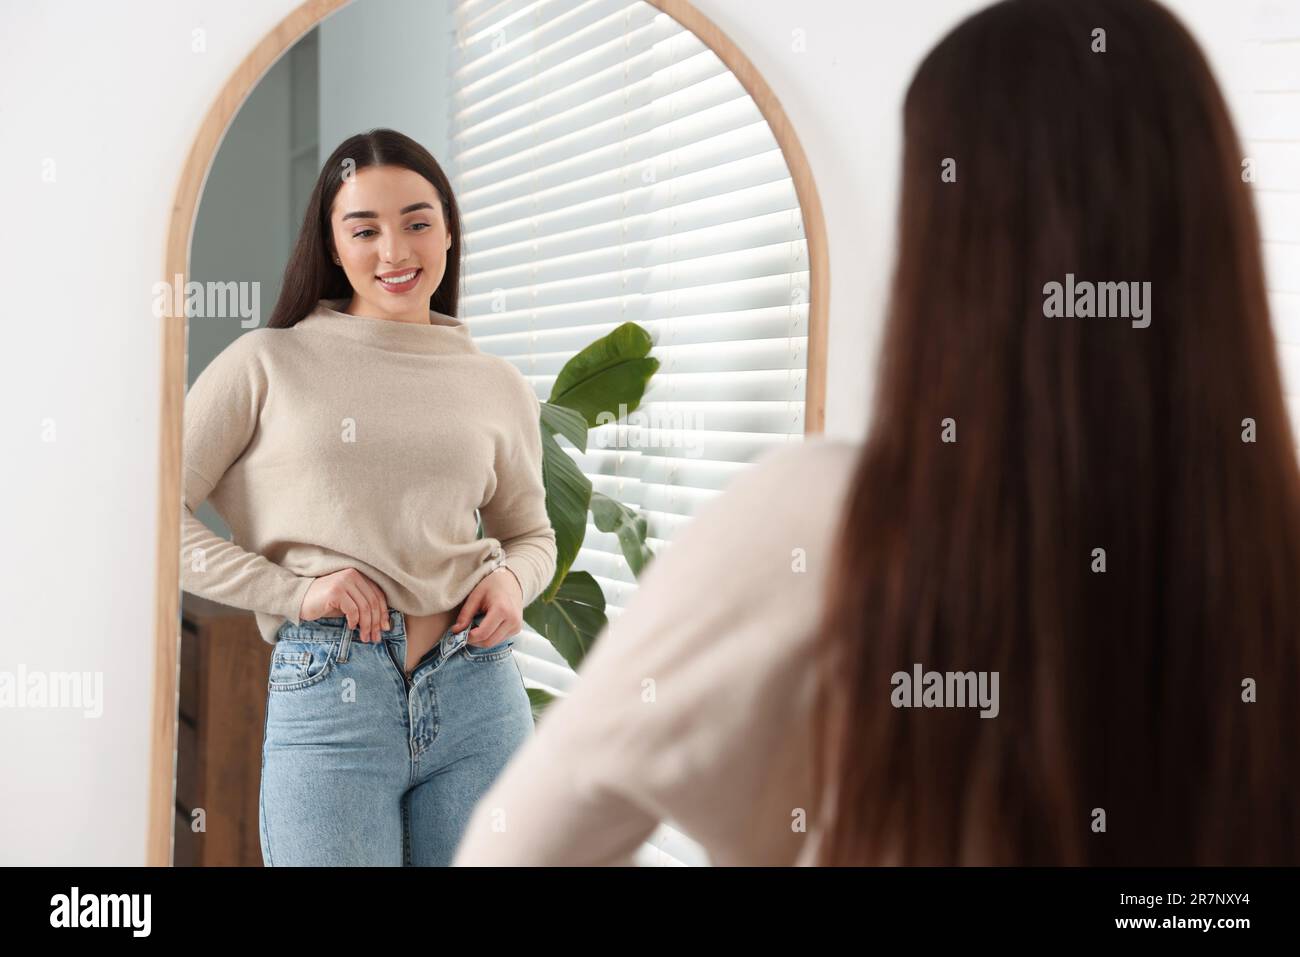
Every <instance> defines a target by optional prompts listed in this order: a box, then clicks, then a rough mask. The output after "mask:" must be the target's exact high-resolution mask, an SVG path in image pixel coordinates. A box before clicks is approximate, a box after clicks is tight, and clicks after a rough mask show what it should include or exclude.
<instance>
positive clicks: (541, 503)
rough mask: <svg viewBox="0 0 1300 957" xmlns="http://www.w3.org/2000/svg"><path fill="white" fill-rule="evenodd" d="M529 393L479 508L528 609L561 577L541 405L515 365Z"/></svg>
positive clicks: (524, 391) (523, 390)
mask: <svg viewBox="0 0 1300 957" xmlns="http://www.w3.org/2000/svg"><path fill="white" fill-rule="evenodd" d="M511 372H512V376H511V378H512V379H514V380H515V383H516V385H517V387H518V388H519V389H520V390H521V393H522V394H523V401H522V402H521V403H519V404H518V405H517V406H516V407H517V408H519V409H522V410H523V414H522V415H521V416H520V419H519V421H518V423H517V425H516V426H515V427H514V429H513V430H512V431H511V432H510V433H509V434H508V438H507V441H506V442H505V443H504V448H503V449H502V450H501V451H500V452H499V454H498V456H497V459H496V464H495V468H496V475H497V481H496V488H495V490H494V492H493V494H492V498H491V499H490V500H489V501H488V502H487V504H485V505H484V506H483V507H482V508H480V509H479V514H480V515H481V516H482V517H483V531H484V533H485V534H486V535H489V536H491V537H492V538H495V539H497V540H498V541H499V542H500V543H501V551H502V553H503V554H502V555H501V557H500V561H499V562H498V567H502V566H504V567H505V568H508V569H510V571H512V572H513V573H514V575H515V577H516V578H517V579H519V585H520V587H521V588H522V589H523V593H524V607H525V608H527V607H528V606H529V605H530V604H532V603H533V601H534V600H535V599H536V598H537V596H538V595H540V594H541V593H542V592H543V591H545V590H546V586H547V585H549V584H550V583H551V579H552V578H553V577H554V576H555V559H556V549H555V529H553V528H552V527H551V519H550V516H549V515H547V513H546V486H545V485H544V484H543V482H542V435H541V403H540V402H539V401H538V399H537V395H536V393H534V392H533V390H532V387H531V386H530V385H529V384H528V381H527V380H526V379H525V378H524V377H523V374H522V373H520V372H518V371H517V370H515V369H514V368H513V367H511Z"/></svg>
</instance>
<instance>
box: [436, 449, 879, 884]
mask: <svg viewBox="0 0 1300 957" xmlns="http://www.w3.org/2000/svg"><path fill="white" fill-rule="evenodd" d="M855 455H856V446H854V445H852V444H850V443H840V442H828V441H825V440H822V439H820V438H818V437H814V438H813V439H809V440H808V441H807V442H804V443H800V444H799V445H797V446H793V447H783V448H780V449H778V450H776V451H775V453H774V454H769V455H768V456H767V457H765V459H764V460H761V461H760V462H758V463H756V464H755V465H754V467H753V468H751V469H749V470H748V471H746V472H745V473H743V474H742V475H741V476H739V477H738V478H737V479H736V480H735V481H734V482H733V483H732V484H731V485H730V486H729V487H728V489H727V490H726V491H725V492H724V493H723V494H722V495H721V496H720V497H718V498H717V499H715V500H714V501H712V502H710V503H709V504H708V505H706V506H705V507H704V508H703V509H701V510H700V511H699V513H698V514H697V515H696V516H695V518H694V519H693V521H691V523H690V524H688V525H687V526H686V527H685V528H684V529H683V530H682V532H681V533H680V534H679V535H678V536H677V537H676V539H675V540H674V542H673V544H672V545H671V546H669V547H668V548H667V549H665V550H664V551H663V552H662V553H661V554H659V555H658V556H657V557H656V558H655V559H654V560H653V561H652V562H651V563H650V565H649V566H648V567H647V569H646V571H645V573H644V574H643V575H642V578H641V580H640V582H639V584H638V588H637V591H636V593H635V594H634V595H633V598H632V600H631V601H630V602H629V604H628V606H627V608H626V610H625V611H624V612H623V614H622V615H621V616H620V617H619V618H617V619H615V620H614V621H613V622H611V624H610V625H609V626H608V627H607V628H606V629H605V631H604V632H603V633H602V635H601V637H600V638H599V639H598V641H597V642H596V645H595V647H594V649H593V650H592V651H591V653H590V654H588V656H587V657H586V659H585V660H584V662H583V666H582V669H581V672H580V674H579V677H578V680H577V682H576V683H575V686H574V688H573V690H572V692H571V693H570V694H569V695H568V696H567V697H565V698H563V699H560V700H557V701H555V702H553V703H552V704H551V705H550V706H549V708H548V710H547V711H546V712H545V713H544V714H543V716H542V718H541V721H540V722H539V724H538V727H537V733H536V734H535V735H534V737H533V738H532V739H531V740H530V741H529V742H528V743H527V744H525V745H524V747H523V748H521V749H520V751H519V752H518V753H516V755H515V757H514V758H513V759H512V761H511V762H510V764H508V765H507V767H506V768H505V770H504V771H503V772H502V774H501V776H500V777H499V778H498V779H497V782H496V783H495V784H494V786H493V787H492V789H491V790H490V791H489V792H488V794H486V795H485V796H484V798H483V800H482V801H481V802H480V803H479V805H478V806H477V807H476V809H475V811H474V814H473V815H472V817H471V820H470V822H469V824H468V826H467V830H466V832H465V835H464V837H463V839H462V842H461V845H460V847H459V848H458V852H457V857H456V861H455V863H456V864H458V865H494V864H501V865H600V864H626V863H630V862H631V861H632V859H633V855H634V854H635V853H636V851H637V849H638V847H639V846H640V845H641V844H642V843H643V842H644V841H645V839H646V838H647V837H648V836H649V835H650V834H651V833H652V832H653V831H654V829H655V828H656V827H657V825H658V824H659V822H660V821H665V820H667V821H671V822H672V823H673V825H674V826H675V827H677V828H678V829H680V830H682V831H684V832H685V833H687V834H688V835H690V836H691V837H692V838H694V839H695V840H697V841H699V842H701V843H702V844H704V845H705V846H706V847H712V848H721V849H723V851H724V854H725V852H726V850H728V849H731V848H742V849H744V853H745V854H746V855H749V858H748V859H750V860H773V861H776V862H783V863H789V862H790V861H791V860H793V859H794V857H795V855H796V854H797V853H798V852H799V849H800V848H801V847H802V846H803V842H804V834H803V833H802V832H801V831H799V830H798V829H797V827H796V826H795V825H797V822H799V821H800V820H801V819H802V818H808V817H815V815H812V814H811V811H810V809H811V805H812V801H813V798H812V795H811V792H810V789H809V788H807V787H805V781H804V780H803V767H804V763H805V759H806V755H807V753H808V742H807V734H808V721H807V719H808V715H809V712H810V710H811V699H810V695H809V689H810V687H811V685H810V680H811V679H812V677H813V674H814V672H813V668H812V663H813V651H814V650H815V649H816V647H817V642H816V640H815V639H816V638H817V635H816V634H815V629H814V626H815V623H816V621H817V620H818V616H819V612H820V604H821V589H822V582H823V581H824V574H825V570H826V568H827V567H829V563H830V560H831V557H832V556H831V539H832V533H833V530H834V528H835V523H836V520H837V519H838V518H839V517H840V505H839V496H840V495H841V494H842V493H843V490H844V488H845V484H846V481H847V479H848V477H849V475H850V473H851V465H852V463H853V461H854V460H855ZM724 862H725V861H724ZM714 863H719V861H715V862H714Z"/></svg>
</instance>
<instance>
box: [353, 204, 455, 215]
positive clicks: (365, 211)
mask: <svg viewBox="0 0 1300 957" xmlns="http://www.w3.org/2000/svg"><path fill="white" fill-rule="evenodd" d="M417 209H433V203H412V204H411V205H410V206H403V207H402V208H401V209H400V210H398V211H397V215H399V216H405V215H406V214H407V213H413V212H415V211H416V210H417ZM378 216H379V214H378V213H376V212H375V211H374V210H373V209H358V210H354V211H353V212H350V213H344V214H343V219H375V218H377V217H378Z"/></svg>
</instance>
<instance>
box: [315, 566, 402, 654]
mask: <svg viewBox="0 0 1300 957" xmlns="http://www.w3.org/2000/svg"><path fill="white" fill-rule="evenodd" d="M337 615H343V616H344V617H345V618H347V620H348V630H349V631H351V630H352V629H353V628H356V627H357V626H358V623H360V627H361V640H362V641H365V642H377V641H380V640H382V637H383V636H382V634H381V632H382V631H383V630H384V629H385V628H391V627H392V624H391V622H390V621H389V618H388V599H387V597H386V596H385V595H384V592H383V589H381V588H380V587H379V586H378V585H376V584H375V583H374V582H372V581H371V580H370V579H369V578H367V577H366V576H365V575H363V574H361V572H359V571H357V570H356V569H355V568H344V569H343V570H342V571H337V572H333V573H332V574H329V575H322V576H321V577H320V578H317V579H316V580H315V581H313V582H312V583H311V585H309V586H308V588H307V594H306V595H304V596H303V598H302V611H301V612H299V614H298V618H299V619H300V620H302V621H315V620H316V619H317V618H328V617H332V616H337Z"/></svg>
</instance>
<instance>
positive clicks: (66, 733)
mask: <svg viewBox="0 0 1300 957" xmlns="http://www.w3.org/2000/svg"><path fill="white" fill-rule="evenodd" d="M360 2H361V3H363V4H364V3H365V2H366V0H360ZM1266 2H1271V3H1274V4H1276V3H1285V4H1290V3H1293V2H1296V0H1266ZM980 5H982V4H981V3H977V2H974V0H969V2H968V0H928V2H925V3H903V2H889V3H884V2H848V0H805V2H802V3H798V4H791V3H788V2H785V0H745V2H741V0H698V6H699V7H700V8H701V9H702V10H703V11H704V12H705V13H706V14H707V15H708V16H710V17H712V18H713V19H714V20H715V22H717V23H718V24H719V26H721V27H722V28H723V30H724V31H726V32H727V33H729V34H730V36H731V37H732V39H733V40H735V41H736V42H737V43H738V44H739V46H740V47H741V48H742V49H743V50H745V51H746V53H747V54H748V55H749V56H750V57H751V59H753V60H754V62H755V63H756V64H757V66H758V67H759V68H760V69H761V70H762V71H763V72H764V74H765V75H766V77H767V79H768V82H769V83H770V85H771V86H772V87H773V89H774V90H775V92H776V94H777V96H778V97H779V99H780V100H781V102H782V103H783V104H784V106H785V108H786V111H787V113H789V115H790V116H791V118H792V120H793V122H794V124H795V127H796V129H797V130H798V132H799V136H800V138H801V139H802V141H803V144H804V147H805V149H806V150H807V152H808V154H809V157H810V160H811V163H812V167H813V172H814V175H815V177H816V179H817V182H818V187H819V189H820V192H821V198H822V204H823V207H824V210H825V213H826V218H827V225H828V229H829V233H830V249H831V344H832V349H831V352H830V356H831V359H830V369H829V394H828V408H827V430H828V432H831V433H833V434H839V435H854V434H857V433H858V432H859V430H860V429H861V427H862V425H863V423H864V421H865V410H866V402H867V396H868V391H867V389H868V386H869V380H870V371H869V370H870V367H871V349H872V347H873V345H874V342H875V336H876V332H877V328H878V325H879V321H880V304H881V302H882V299H883V294H884V290H885V288H886V285H887V279H888V269H889V265H890V264H889V256H890V254H891V251H892V250H891V231H892V226H893V215H894V205H893V204H894V187H895V182H894V180H895V174H896V169H897V162H898V155H897V154H898V150H899V134H898V107H899V103H900V100H901V96H902V92H903V90H904V88H905V86H906V83H907V80H908V77H909V75H910V73H911V70H912V69H913V68H914V66H915V64H916V63H917V62H918V60H919V58H920V56H921V54H922V53H923V52H924V51H925V49H926V48H927V47H928V46H929V45H930V44H931V43H932V42H933V41H934V40H936V39H937V38H938V36H939V34H940V31H941V30H943V29H945V28H947V27H948V26H949V25H951V24H952V23H954V22H955V21H956V20H957V19H958V18H959V17H960V16H961V15H963V14H965V13H966V12H969V11H971V10H973V9H975V8H976V7H978V6H980ZM141 6H143V4H141ZM294 6H295V2H294V0H228V2H224V3H222V4H219V5H212V4H207V3H203V2H200V0H168V2H162V0H155V2H153V3H151V4H149V11H148V13H147V15H133V16H131V17H124V16H122V13H121V10H120V8H119V6H118V5H116V4H100V3H93V2H89V0H87V2H80V3H77V2H71V0H62V2H59V0H53V2H46V3H41V4H16V3H12V4H6V5H5V6H4V7H3V9H0V34H3V35H4V36H5V37H6V39H8V40H11V41H12V42H10V43H7V44H6V56H5V57H4V58H0V129H3V130H4V136H5V149H3V150H0V190H3V204H0V209H3V214H0V215H3V217H4V220H5V223H4V227H5V228H4V229H3V230H0V262H2V263H3V264H4V267H5V276H6V277H7V279H8V283H7V288H6V290H5V293H6V295H5V299H4V305H3V307H0V317H2V319H3V326H2V329H3V334H4V336H5V348H4V349H3V355H4V368H3V370H0V372H2V373H3V374H0V383H2V384H0V388H2V389H3V390H4V391H3V397H4V405H3V421H4V428H5V443H4V446H3V448H4V451H5V453H6V454H5V463H6V465H7V467H6V468H4V469H3V479H2V481H3V482H4V485H3V488H2V489H0V492H2V493H3V501H4V503H5V504H4V525H3V527H2V529H0V531H2V534H3V543H4V547H3V548H0V582H3V589H4V591H3V598H4V612H5V616H6V621H5V623H4V627H3V629H2V630H0V671H10V672H12V671H15V670H16V669H17V668H18V666H19V665H20V664H21V665H24V666H25V667H26V668H28V669H46V670H55V671H62V670H74V669H75V670H89V671H102V673H103V682H104V687H103V694H104V701H105V705H104V712H103V716H102V717H99V718H95V719H90V718H83V717H81V716H80V715H79V714H77V713H72V712H66V711H64V712H60V711H54V710H40V709H27V710H15V709H12V708H0V767H2V768H4V774H5V784H4V790H3V793H2V794H0V864H14V863H22V864H35V863H40V864H73V863H75V864H92V865H103V864H139V863H142V862H143V860H144V852H145V827H146V821H145V815H146V811H147V802H146V786H147V781H148V770H149V767H148V762H149V755H148V750H147V749H148V742H149V737H150V735H149V718H150V714H149V709H150V700H151V685H152V681H153V660H152V655H153V634H152V625H153V600H154V594H153V590H154V534H155V531H154V528H155V522H154V510H155V502H156V495H157V474H156V473H157V458H158V449H157V439H158V391H159V343H160V340H159V321H158V320H156V319H154V318H153V317H152V315H151V314H150V309H149V303H150V289H151V287H152V284H153V283H154V282H155V281H156V280H157V279H158V278H159V271H160V268H161V265H162V253H163V243H164V239H165V231H166V228H167V220H168V214H169V204H170V202H171V199H172V193H173V190H174V186H175V182H176V179H177V176H178V174H179V171H180V169H181V165H182V163H183V161H184V158H185V156H186V154H187V152H188V150H189V148H190V144H191V141H192V139H193V136H194V134H195V131H196V130H197V128H198V125H199V123H200V122H201V121H202V118H203V116H204V113H205V112H206V110H207V109H208V106H209V104H210V103H211V102H212V100H213V98H214V97H215V96H216V95H217V93H218V91H219V90H220V89H221V87H222V85H223V84H224V83H225V82H226V80H227V78H228V77H229V76H230V74H231V72H232V71H233V70H234V68H235V67H236V66H237V65H238V63H239V62H240V60H242V59H243V57H244V56H245V54H246V53H247V52H248V51H249V50H250V49H251V48H252V47H253V46H254V45H255V44H256V43H257V41H258V40H260V39H261V38H262V37H263V36H264V35H265V34H266V33H267V32H268V31H269V30H270V29H271V27H272V26H274V25H275V23H276V22H277V21H278V20H279V19H280V18H281V17H282V16H284V15H285V14H287V13H288V12H289V11H290V10H291V9H292V8H293V7H294ZM1173 6H1174V7H1175V8H1176V9H1178V10H1181V11H1184V12H1185V14H1186V16H1187V18H1188V19H1189V20H1190V23H1191V25H1192V26H1193V28H1194V29H1195V31H1196V32H1197V33H1198V34H1199V36H1200V37H1201V39H1202V40H1203V41H1204V42H1206V43H1207V44H1208V45H1209V47H1210V50H1211V54H1212V56H1213V57H1214V58H1215V59H1216V61H1219V62H1220V65H1221V66H1223V65H1226V64H1230V63H1231V62H1232V61H1233V60H1234V58H1235V57H1236V56H1237V55H1236V54H1235V53H1234V50H1235V47H1234V45H1233V44H1234V42H1235V41H1234V38H1235V37H1238V36H1239V35H1240V34H1241V31H1242V30H1243V29H1244V24H1243V22H1242V17H1241V16H1239V13H1240V5H1238V4H1230V3H1220V2H1218V0H1178V2H1176V3H1174V4H1173ZM1234 10H1235V11H1236V12H1235V13H1234ZM196 29H203V30H205V31H206V44H207V48H206V51H205V52H194V51H193V50H192V32H193V31H194V30H196ZM796 30H798V31H802V34H800V36H801V37H802V42H803V43H804V44H806V49H805V50H804V52H798V50H797V49H796V47H797V44H796V42H794V41H795V37H796V34H795V31H796ZM431 46H432V44H431ZM433 53H434V51H433V50H432V48H431V50H430V55H433ZM363 68H364V70H365V71H367V72H368V73H372V74H374V73H378V74H383V75H386V76H394V77H397V76H400V74H399V73H398V72H397V71H396V69H395V63H394V62H372V63H367V64H365V65H364V67H363ZM323 82H324V81H323ZM394 89H395V92H397V91H399V90H400V81H398V83H395V84H394ZM382 122H386V120H385V118H384V117H382V116H380V117H377V123H382ZM331 135H332V134H331ZM329 140H330V138H329V137H323V139H322V143H323V144H324V143H327V142H329ZM50 163H53V169H54V173H55V178H54V179H53V181H50V182H47V181H46V180H45V179H44V178H43V172H44V171H45V170H46V169H48V164H50ZM51 423H52V428H53V441H46V440H45V439H46V438H47V437H48V435H47V433H48V432H49V429H50V428H51Z"/></svg>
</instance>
